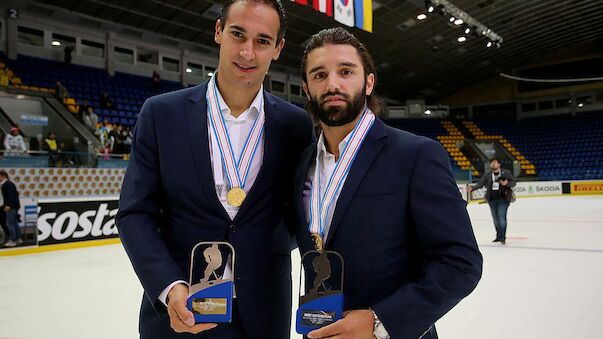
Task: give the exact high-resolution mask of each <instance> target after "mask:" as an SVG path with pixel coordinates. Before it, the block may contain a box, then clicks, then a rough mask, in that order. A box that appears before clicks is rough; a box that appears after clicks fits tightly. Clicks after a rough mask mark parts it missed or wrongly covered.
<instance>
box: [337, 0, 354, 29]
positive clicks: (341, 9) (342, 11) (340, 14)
mask: <svg viewBox="0 0 603 339" xmlns="http://www.w3.org/2000/svg"><path fill="white" fill-rule="evenodd" d="M334 7H335V11H334V12H335V15H334V17H335V20H337V21H339V22H341V23H342V24H344V25H346V26H350V27H354V0H335V6H334Z"/></svg>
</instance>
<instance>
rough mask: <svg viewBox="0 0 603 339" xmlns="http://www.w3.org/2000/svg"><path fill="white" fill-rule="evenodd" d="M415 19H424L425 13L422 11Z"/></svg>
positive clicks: (425, 17)
mask: <svg viewBox="0 0 603 339" xmlns="http://www.w3.org/2000/svg"><path fill="white" fill-rule="evenodd" d="M417 19H418V20H425V19H427V15H425V14H424V13H421V14H419V15H417Z"/></svg>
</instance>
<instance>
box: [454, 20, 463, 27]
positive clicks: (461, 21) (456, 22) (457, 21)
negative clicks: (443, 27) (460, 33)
mask: <svg viewBox="0 0 603 339" xmlns="http://www.w3.org/2000/svg"><path fill="white" fill-rule="evenodd" d="M454 24H455V25H457V26H458V25H462V24H463V19H456V20H454Z"/></svg>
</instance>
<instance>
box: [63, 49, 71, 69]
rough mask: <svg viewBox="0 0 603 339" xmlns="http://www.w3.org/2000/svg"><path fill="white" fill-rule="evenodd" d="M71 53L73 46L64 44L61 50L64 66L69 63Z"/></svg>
mask: <svg viewBox="0 0 603 339" xmlns="http://www.w3.org/2000/svg"><path fill="white" fill-rule="evenodd" d="M71 53H73V46H71V45H67V46H65V49H64V50H63V54H64V60H65V66H69V65H71V59H72V58H71Z"/></svg>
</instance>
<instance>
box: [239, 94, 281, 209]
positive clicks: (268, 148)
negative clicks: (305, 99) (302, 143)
mask: <svg viewBox="0 0 603 339" xmlns="http://www.w3.org/2000/svg"><path fill="white" fill-rule="evenodd" d="M264 114H265V117H266V120H265V122H264V155H263V157H262V167H260V171H259V173H258V176H257V178H256V179H255V181H254V182H253V185H252V186H251V188H250V189H249V193H248V194H247V198H245V201H244V202H243V205H241V208H240V209H239V211H238V212H237V215H236V217H235V219H234V220H235V221H238V220H241V218H243V216H244V215H245V213H247V212H248V210H249V208H250V207H251V206H253V205H255V202H256V200H257V199H258V198H259V197H261V196H262V191H263V190H266V189H270V186H271V185H267V184H265V183H266V182H268V181H270V180H272V178H273V176H274V175H275V173H274V170H275V167H276V166H277V164H276V161H277V157H278V152H279V150H278V147H279V144H280V142H279V141H280V138H281V133H282V128H281V126H280V122H279V117H280V116H281V115H282V114H279V113H278V107H277V105H276V102H275V101H274V100H273V99H272V97H271V96H270V95H269V94H268V93H267V92H264Z"/></svg>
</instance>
